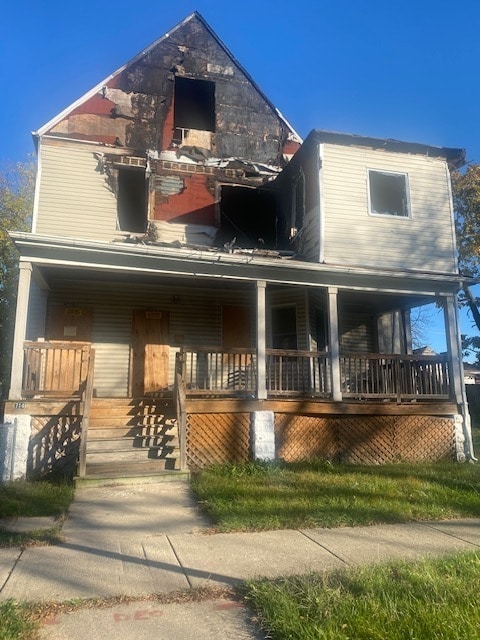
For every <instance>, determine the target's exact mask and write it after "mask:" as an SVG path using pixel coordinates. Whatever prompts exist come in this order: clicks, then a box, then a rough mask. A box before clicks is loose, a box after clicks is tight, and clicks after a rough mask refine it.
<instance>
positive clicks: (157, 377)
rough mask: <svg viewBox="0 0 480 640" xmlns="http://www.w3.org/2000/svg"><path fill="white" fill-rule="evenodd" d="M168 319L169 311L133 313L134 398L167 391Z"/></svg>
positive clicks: (139, 311)
mask: <svg viewBox="0 0 480 640" xmlns="http://www.w3.org/2000/svg"><path fill="white" fill-rule="evenodd" d="M168 332H169V317H168V312H166V311H145V310H143V309H142V310H137V311H134V312H133V324H132V392H133V395H134V396H143V395H145V394H154V393H156V392H159V391H163V390H165V389H168V375H169V336H168Z"/></svg>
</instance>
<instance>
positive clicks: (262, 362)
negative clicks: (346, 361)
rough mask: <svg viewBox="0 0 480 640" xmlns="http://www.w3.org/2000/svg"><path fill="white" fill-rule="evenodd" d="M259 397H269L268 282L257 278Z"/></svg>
mask: <svg viewBox="0 0 480 640" xmlns="http://www.w3.org/2000/svg"><path fill="white" fill-rule="evenodd" d="M256 284H257V399H258V400H265V399H266V397H267V380H266V377H267V375H266V371H267V368H266V355H265V348H266V338H265V336H266V329H265V324H266V323H265V314H266V304H265V298H266V295H265V294H266V289H267V283H266V282H265V281H264V280H257V283H256Z"/></svg>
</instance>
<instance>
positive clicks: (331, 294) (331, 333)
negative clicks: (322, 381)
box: [328, 287, 342, 402]
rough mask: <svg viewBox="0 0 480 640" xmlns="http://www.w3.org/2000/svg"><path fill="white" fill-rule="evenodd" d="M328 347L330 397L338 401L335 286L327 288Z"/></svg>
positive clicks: (338, 345) (336, 299)
mask: <svg viewBox="0 0 480 640" xmlns="http://www.w3.org/2000/svg"><path fill="white" fill-rule="evenodd" d="M328 348H329V351H330V367H331V376H332V378H331V380H332V397H333V400H334V402H340V401H341V400H342V386H341V381H340V342H339V334H338V289H337V288H336V287H329V288H328Z"/></svg>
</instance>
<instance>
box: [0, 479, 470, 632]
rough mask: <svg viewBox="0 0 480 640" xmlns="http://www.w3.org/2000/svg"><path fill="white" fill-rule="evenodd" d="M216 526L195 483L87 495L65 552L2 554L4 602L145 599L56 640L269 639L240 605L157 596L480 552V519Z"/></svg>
mask: <svg viewBox="0 0 480 640" xmlns="http://www.w3.org/2000/svg"><path fill="white" fill-rule="evenodd" d="M19 525H20V523H19ZM208 527H209V523H208V522H207V521H205V519H204V518H203V517H202V515H201V514H200V513H199V511H198V509H197V507H196V504H195V501H194V499H193V497H192V495H191V494H190V490H189V487H188V484H186V483H180V482H174V483H164V484H145V485H130V486H129V485H125V486H111V487H102V488H80V489H78V490H77V491H76V496H75V500H74V502H73V503H72V506H71V510H70V517H69V519H68V520H67V521H66V523H65V524H64V526H63V530H62V531H63V535H64V539H65V541H64V543H62V544H60V545H58V546H52V547H36V548H35V547H33V548H28V549H25V550H24V551H22V550H20V549H0V600H6V599H10V598H13V599H15V600H17V601H31V602H51V601H54V602H64V601H68V600H73V599H75V600H76V599H79V598H80V599H83V598H111V597H114V596H127V597H130V598H134V599H137V601H136V602H133V603H130V604H120V605H116V606H115V607H109V608H105V607H102V608H94V609H92V608H89V609H88V610H86V609H82V610H80V611H77V612H74V613H68V614H60V615H58V616H56V617H55V619H52V620H49V622H51V624H49V625H46V626H45V627H44V630H43V633H44V637H45V638H47V637H48V638H49V639H50V640H51V639H53V638H59V639H63V638H73V639H74V640H75V639H76V640H83V639H84V638H85V640H87V638H88V640H96V638H97V637H98V638H104V637H106V636H108V637H110V636H112V635H113V636H114V637H115V638H118V639H121V640H123V639H127V638H150V637H151V638H153V637H155V638H162V639H163V638H165V639H168V638H179V637H182V638H186V639H188V638H190V637H191V638H194V637H195V640H199V639H201V638H212V639H215V638H225V637H236V638H261V637H263V636H262V635H260V634H259V632H258V631H256V630H255V628H254V627H253V626H252V625H251V623H250V621H249V613H248V611H247V610H246V609H245V608H244V607H242V606H241V605H239V604H238V603H236V602H234V601H233V600H228V599H227V600H225V599H223V598H217V599H213V600H207V601H203V602H184V603H182V604H180V603H178V602H175V603H171V604H165V605H161V606H160V605H159V602H158V601H155V600H153V599H150V600H148V597H149V596H151V595H152V594H165V593H170V594H172V593H176V592H179V591H183V592H190V593H192V589H194V588H197V587H213V588H220V589H221V588H225V587H229V586H232V585H234V584H236V583H238V582H240V581H243V580H245V579H247V578H255V577H260V576H265V577H275V576H280V575H288V574H298V573H304V572H309V571H325V570H330V569H336V568H340V567H345V566H348V565H354V564H359V563H364V562H378V561H384V560H387V559H391V558H408V559H415V558H420V557H424V556H426V555H438V554H445V553H453V552H456V551H463V550H467V549H478V548H479V547H480V520H463V521H462V520H455V521H447V522H435V523H430V522H426V523H413V524H404V525H382V526H375V527H358V528H341V529H306V530H286V531H285V530H283V531H265V532H260V533H229V534H212V533H210V532H209V528H208ZM141 599H145V601H144V602H142V601H141ZM178 599H179V598H176V600H178ZM86 620H88V621H89V623H88V624H86V622H85V621H86ZM179 625H180V626H179ZM182 625H183V626H182ZM189 634H190V635H189Z"/></svg>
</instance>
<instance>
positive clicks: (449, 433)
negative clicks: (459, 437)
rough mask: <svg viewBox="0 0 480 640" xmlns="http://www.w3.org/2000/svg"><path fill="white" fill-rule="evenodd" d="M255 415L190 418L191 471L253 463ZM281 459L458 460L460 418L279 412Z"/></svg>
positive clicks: (277, 441)
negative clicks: (215, 466) (229, 463)
mask: <svg viewBox="0 0 480 640" xmlns="http://www.w3.org/2000/svg"><path fill="white" fill-rule="evenodd" d="M253 415H254V414H249V413H241V414H240V413H202V414H188V415H187V461H188V466H189V467H190V469H192V470H195V469H201V468H205V467H208V466H210V465H211V464H215V463H218V464H221V463H225V462H242V461H247V460H251V459H252V452H253V441H252V438H253V435H252V424H251V423H252V416H253ZM275 457H276V458H279V459H283V460H285V461H286V462H299V461H304V460H309V459H312V458H320V459H324V460H330V461H332V462H338V463H345V464H347V463H348V464H385V463H389V462H424V461H430V462H436V461H440V460H455V458H456V447H455V417H454V416H449V417H439V416H408V415H407V416H401V415H399V416H397V415H373V416H365V415H349V416H318V415H316V416H315V415H299V414H291V413H281V412H275Z"/></svg>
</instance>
